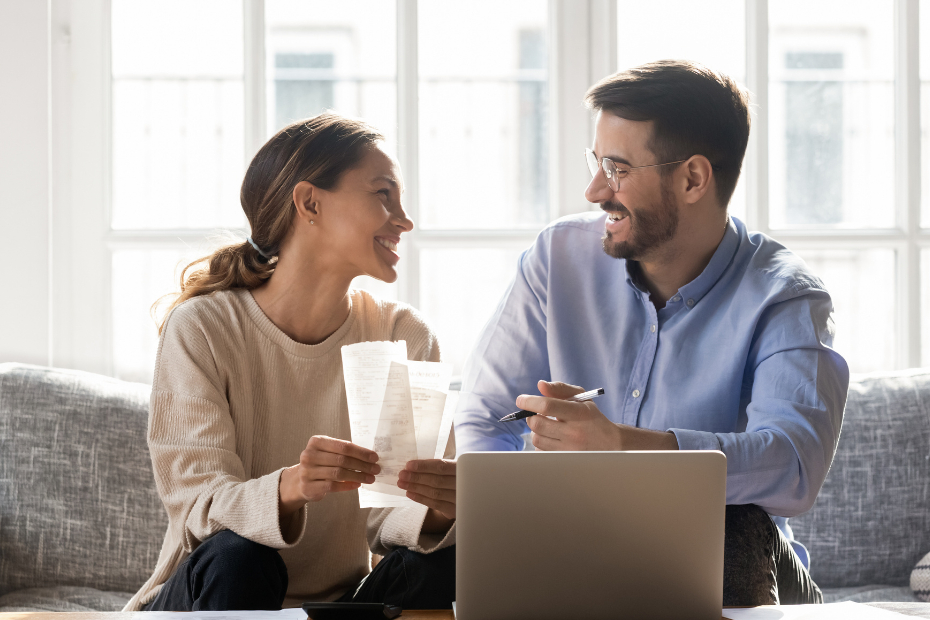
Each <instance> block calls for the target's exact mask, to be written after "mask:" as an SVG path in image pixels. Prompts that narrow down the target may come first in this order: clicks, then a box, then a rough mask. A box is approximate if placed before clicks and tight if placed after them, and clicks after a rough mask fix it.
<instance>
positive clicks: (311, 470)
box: [278, 435, 381, 517]
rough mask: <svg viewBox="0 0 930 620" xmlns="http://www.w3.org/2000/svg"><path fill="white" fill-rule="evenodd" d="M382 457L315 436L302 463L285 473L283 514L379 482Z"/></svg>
mask: <svg viewBox="0 0 930 620" xmlns="http://www.w3.org/2000/svg"><path fill="white" fill-rule="evenodd" d="M377 460H378V455H377V454H376V453H375V452H372V451H371V450H367V449H365V448H363V447H361V446H357V445H355V444H354V443H352V442H349V441H345V440H343V439H334V438H332V437H326V436H325V435H314V436H313V437H311V438H310V441H308V442H307V447H306V448H305V449H304V451H303V452H301V453H300V463H299V464H297V465H294V466H293V467H288V468H287V469H285V470H284V471H283V472H282V473H281V483H280V486H279V490H278V493H279V497H280V500H279V502H278V503H279V510H280V513H281V516H282V517H284V516H288V515H291V514H293V513H295V512H297V511H298V510H300V508H301V507H302V506H303V505H304V504H306V503H307V502H318V501H320V500H321V499H323V498H324V497H326V495H327V494H329V493H341V492H343V491H354V490H355V489H357V488H359V487H360V486H361V485H362V484H363V483H364V484H371V483H372V482H374V481H375V474H378V473H380V472H381V466H380V465H377V463H376V462H377Z"/></svg>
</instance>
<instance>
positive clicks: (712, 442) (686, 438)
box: [668, 428, 721, 450]
mask: <svg viewBox="0 0 930 620" xmlns="http://www.w3.org/2000/svg"><path fill="white" fill-rule="evenodd" d="M668 430H669V432H670V433H674V435H675V439H677V440H678V449H679V450H721V447H720V440H718V439H717V435H716V434H714V433H711V432H710V431H694V430H690V429H686V428H670V429H668Z"/></svg>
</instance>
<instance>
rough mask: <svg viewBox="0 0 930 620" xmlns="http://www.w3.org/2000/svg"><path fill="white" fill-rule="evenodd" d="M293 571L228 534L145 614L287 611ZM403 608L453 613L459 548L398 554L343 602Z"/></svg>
mask: <svg viewBox="0 0 930 620" xmlns="http://www.w3.org/2000/svg"><path fill="white" fill-rule="evenodd" d="M285 594H287V567H285V565H284V560H282V559H281V556H280V555H279V554H278V552H277V551H275V550H274V549H272V548H270V547H266V546H264V545H260V544H258V543H256V542H252V541H251V540H248V539H246V538H243V537H242V536H239V535H238V534H236V533H235V532H232V531H230V530H223V531H222V532H219V533H217V534H216V535H214V536H211V537H210V538H208V539H207V540H205V541H204V542H203V543H202V544H201V545H200V546H199V547H197V548H196V549H195V550H194V552H193V553H192V554H190V556H189V557H188V558H187V559H186V560H184V562H182V563H181V565H180V566H179V567H178V569H177V570H176V571H175V572H174V575H172V576H171V578H170V579H169V580H168V581H167V582H166V583H165V585H164V586H162V588H161V591H159V593H158V596H156V597H155V600H154V601H152V602H151V603H149V604H148V605H146V606H145V611H226V610H230V609H281V604H282V603H283V602H284V596H285ZM340 600H342V601H355V602H359V603H382V602H383V603H388V604H390V605H398V606H400V607H402V608H403V609H451V607H452V601H453V600H455V547H448V548H446V549H442V550H440V551H437V552H435V553H430V554H428V555H423V554H420V553H415V552H413V551H409V550H407V549H397V550H395V551H393V552H392V553H390V554H389V555H387V556H386V557H385V558H384V559H383V560H381V561H380V562H379V563H378V565H377V566H376V567H375V569H374V570H373V571H372V572H371V574H369V575H368V576H367V577H366V578H365V579H364V580H363V581H362V582H361V583H360V584H359V585H358V586H356V587H355V588H352V589H351V590H349V591H348V592H346V594H345V595H344V596H343V597H342V598H341V599H340Z"/></svg>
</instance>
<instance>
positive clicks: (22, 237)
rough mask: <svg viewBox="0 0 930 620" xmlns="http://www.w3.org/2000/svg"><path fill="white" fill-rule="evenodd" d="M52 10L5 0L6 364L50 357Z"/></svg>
mask: <svg viewBox="0 0 930 620" xmlns="http://www.w3.org/2000/svg"><path fill="white" fill-rule="evenodd" d="M49 10H50V9H49V4H48V3H47V2H41V1H34V0H0V255H2V256H3V264H4V267H3V270H2V283H0V286H2V288H0V291H2V292H0V362H9V361H18V362H29V363H34V364H48V363H50V361H51V360H50V334H49V332H50V327H49V325H50V322H49V318H50V315H49V307H50V292H49V291H50V288H51V287H50V284H51V283H50V276H49V265H50V251H51V244H50V235H49V226H50V217H49V212H50V204H51V187H50V185H51V183H50V180H51V166H50V149H49V118H50V116H49Z"/></svg>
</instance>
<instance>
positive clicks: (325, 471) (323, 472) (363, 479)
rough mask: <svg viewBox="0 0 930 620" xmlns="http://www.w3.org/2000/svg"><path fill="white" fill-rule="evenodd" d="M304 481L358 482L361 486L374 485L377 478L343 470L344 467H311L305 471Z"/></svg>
mask: <svg viewBox="0 0 930 620" xmlns="http://www.w3.org/2000/svg"><path fill="white" fill-rule="evenodd" d="M304 472H305V473H304V474H303V475H304V480H306V481H307V482H312V481H314V480H332V481H334V482H358V483H361V484H372V483H373V482H374V481H375V477H374V476H373V475H371V474H364V473H362V472H360V471H354V470H351V469H343V468H342V467H310V468H308V469H306V470H304Z"/></svg>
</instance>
